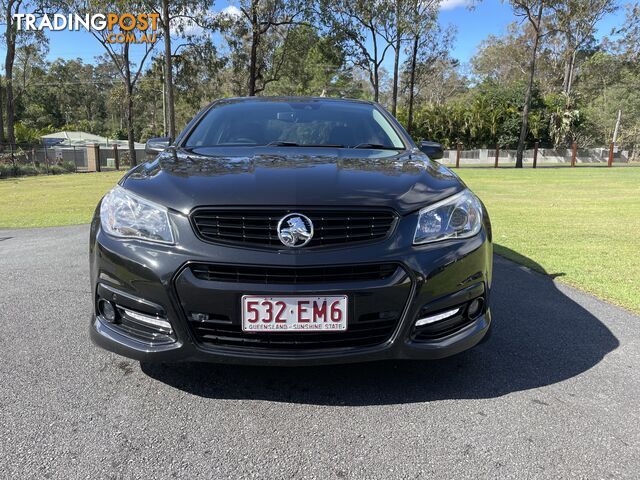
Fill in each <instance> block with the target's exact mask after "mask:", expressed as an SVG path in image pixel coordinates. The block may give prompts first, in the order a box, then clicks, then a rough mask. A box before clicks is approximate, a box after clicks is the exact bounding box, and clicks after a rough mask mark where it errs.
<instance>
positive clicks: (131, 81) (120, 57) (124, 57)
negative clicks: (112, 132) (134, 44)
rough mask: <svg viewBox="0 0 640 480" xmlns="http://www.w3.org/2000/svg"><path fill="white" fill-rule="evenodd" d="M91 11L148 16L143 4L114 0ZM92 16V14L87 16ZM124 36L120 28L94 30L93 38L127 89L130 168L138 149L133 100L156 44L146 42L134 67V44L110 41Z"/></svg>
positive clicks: (94, 4)
mask: <svg viewBox="0 0 640 480" xmlns="http://www.w3.org/2000/svg"><path fill="white" fill-rule="evenodd" d="M91 8H93V9H96V11H98V10H99V11H102V10H103V9H105V10H106V11H109V12H125V11H126V12H127V13H133V14H138V13H147V12H146V6H145V4H144V2H141V3H134V2H131V1H126V0H115V1H110V2H106V3H102V2H100V3H93V4H92V6H91ZM86 13H90V12H86ZM118 33H122V32H121V30H120V27H119V25H118V24H116V25H115V26H114V30H113V31H109V30H107V29H105V30H102V31H96V30H91V34H92V35H93V36H94V37H95V38H96V40H98V42H100V44H101V45H102V46H103V47H104V49H105V51H106V52H107V55H108V57H109V58H110V59H111V61H112V62H113V65H114V66H115V68H116V70H117V72H118V74H119V76H120V78H121V80H122V84H123V86H124V97H125V105H126V107H125V112H126V113H125V116H126V124H127V125H126V127H127V140H128V143H129V159H130V162H131V165H136V149H135V128H134V108H133V96H134V91H135V88H136V83H137V82H138V79H139V78H140V75H141V73H142V71H143V67H144V64H145V62H146V60H147V58H148V57H149V55H150V54H151V52H152V50H153V48H154V46H155V43H151V42H147V43H144V44H143V48H144V52H143V53H142V57H141V59H140V60H139V61H138V62H137V64H136V63H134V62H133V61H132V59H131V44H130V43H129V42H125V43H111V41H110V40H109V35H110V34H116V35H117V34H118Z"/></svg>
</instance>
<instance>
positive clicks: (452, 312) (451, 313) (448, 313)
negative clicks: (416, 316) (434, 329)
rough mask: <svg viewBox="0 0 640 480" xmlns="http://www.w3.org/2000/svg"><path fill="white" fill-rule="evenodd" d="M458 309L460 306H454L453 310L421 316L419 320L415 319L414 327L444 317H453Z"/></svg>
mask: <svg viewBox="0 0 640 480" xmlns="http://www.w3.org/2000/svg"><path fill="white" fill-rule="evenodd" d="M459 311H460V307H458V308H454V309H453V310H447V311H446V312H442V313H438V314H436V315H431V316H430V317H424V318H421V319H420V320H416V327H421V326H423V325H428V324H430V323H434V322H437V321H439V320H444V319H445V318H449V317H453V316H454V315H455V314H456V313H458V312H459Z"/></svg>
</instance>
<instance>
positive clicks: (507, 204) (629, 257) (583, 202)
mask: <svg viewBox="0 0 640 480" xmlns="http://www.w3.org/2000/svg"><path fill="white" fill-rule="evenodd" d="M457 173H458V174H459V175H460V176H461V177H462V179H463V180H464V181H465V182H466V183H467V185H469V187H471V188H472V189H473V190H474V191H475V192H476V193H477V194H478V196H479V197H480V198H481V199H482V200H483V201H484V202H485V204H486V205H487V209H488V210H489V214H490V215H491V221H492V224H493V233H494V241H495V244H496V252H497V253H499V254H500V255H503V256H505V257H507V258H510V259H512V260H515V261H518V262H520V263H523V264H525V265H527V266H529V267H531V268H533V269H536V270H543V271H546V272H547V273H548V274H550V275H554V276H557V278H558V280H560V281H562V282H566V283H568V284H570V285H573V286H576V287H579V288H581V289H583V290H586V291H589V292H591V293H593V294H595V295H597V296H599V297H601V298H604V299H607V300H609V301H611V302H613V303H617V304H619V305H622V306H625V307H627V308H629V309H631V310H634V311H636V312H640V168H620V167H619V168H589V167H583V168H544V169H537V170H533V169H526V170H520V171H518V170H515V169H498V170H495V169H491V168H489V169H459V170H457ZM523 294H526V292H523Z"/></svg>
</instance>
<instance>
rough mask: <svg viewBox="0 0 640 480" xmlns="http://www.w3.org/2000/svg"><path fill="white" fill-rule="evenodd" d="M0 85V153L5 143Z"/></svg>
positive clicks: (0, 89)
mask: <svg viewBox="0 0 640 480" xmlns="http://www.w3.org/2000/svg"><path fill="white" fill-rule="evenodd" d="M3 95H4V92H3V91H2V85H0V151H2V144H3V143H4V142H5V136H4V105H3V104H2V96H3Z"/></svg>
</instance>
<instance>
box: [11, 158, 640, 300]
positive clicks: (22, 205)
mask: <svg viewBox="0 0 640 480" xmlns="http://www.w3.org/2000/svg"><path fill="white" fill-rule="evenodd" d="M457 172H458V173H459V175H460V176H461V177H462V178H463V179H464V181H465V182H467V184H468V185H469V186H470V187H471V188H472V189H473V190H474V191H475V192H476V193H477V194H478V195H479V196H480V198H482V200H483V201H484V202H485V204H486V205H487V208H488V209H489V213H490V214H491V220H492V223H493V231H494V240H495V243H496V252H497V253H499V254H501V255H504V256H506V257H508V258H511V259H513V260H516V261H518V262H520V263H524V264H525V265H527V266H529V267H531V268H534V269H537V270H543V271H546V272H547V273H549V274H551V275H554V276H556V277H557V278H558V280H560V281H563V282H566V283H568V284H571V285H574V286H576V287H579V288H582V289H584V290H586V291H589V292H592V293H594V294H595V295H597V296H599V297H601V298H604V299H607V300H610V301H612V302H613V303H617V304H619V305H623V306H625V307H627V308H630V309H631V310H634V311H636V312H640V240H639V237H640V168H620V167H619V168H610V169H609V168H589V167H579V168H574V169H572V168H542V169H537V170H533V169H525V170H515V169H497V170H495V169H493V168H468V169H465V168H463V169H459V170H457ZM122 175H123V172H109V173H94V174H71V175H59V176H46V177H45V176H42V177H29V178H21V179H8V180H1V181H0V228H3V227H4V228H13V227H46V226H53V225H72V224H78V223H87V222H89V220H90V219H91V215H92V214H93V209H94V208H95V205H96V203H97V202H98V200H99V198H100V197H101V196H102V195H103V194H104V193H105V192H106V191H107V190H108V189H109V188H110V187H111V186H113V185H115V183H116V182H117V181H118V179H119V178H120V177H121V176H122ZM523 294H526V292H523Z"/></svg>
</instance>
